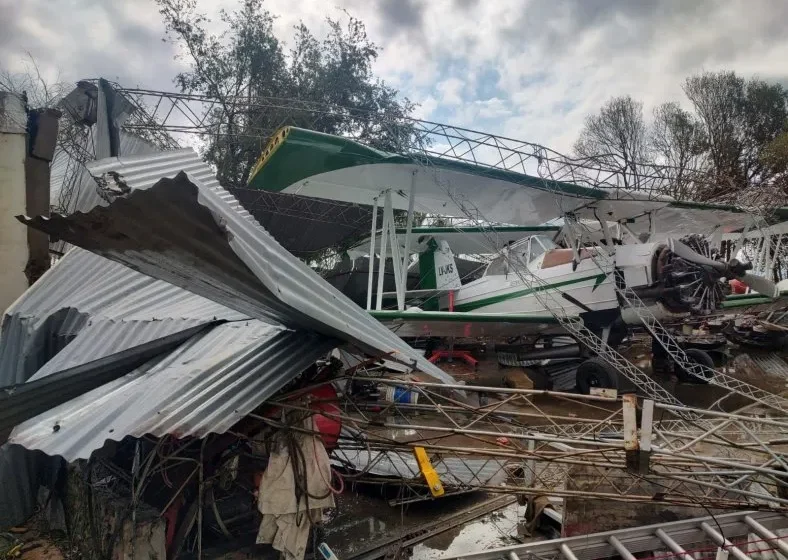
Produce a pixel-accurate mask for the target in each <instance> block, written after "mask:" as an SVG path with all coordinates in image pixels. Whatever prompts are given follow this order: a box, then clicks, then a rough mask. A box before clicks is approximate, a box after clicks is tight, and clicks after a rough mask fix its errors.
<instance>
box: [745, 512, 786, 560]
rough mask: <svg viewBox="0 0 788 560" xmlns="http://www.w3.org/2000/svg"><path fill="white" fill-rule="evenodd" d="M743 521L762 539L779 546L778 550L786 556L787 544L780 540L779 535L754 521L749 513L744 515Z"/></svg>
mask: <svg viewBox="0 0 788 560" xmlns="http://www.w3.org/2000/svg"><path fill="white" fill-rule="evenodd" d="M744 522H745V523H746V524H747V525H749V526H750V527H751V528H752V530H753V531H755V532H756V533H758V535H759V536H760V537H761V538H762V539H766V540H767V541H769V542H770V543H771V544H773V545H774V546H776V547H777V548H779V549H780V552H782V554H783V556H786V557H788V544H785V541H784V540H782V539H781V538H780V537H778V536H777V535H775V534H774V533H772V532H771V531H770V530H769V529H767V528H766V527H764V526H763V525H761V524H760V523H758V522H757V521H755V519H753V518H752V517H750V516H749V515H745V516H744Z"/></svg>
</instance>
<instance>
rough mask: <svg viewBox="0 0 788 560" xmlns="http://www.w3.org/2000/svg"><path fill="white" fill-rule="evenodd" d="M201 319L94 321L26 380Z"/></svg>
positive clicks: (197, 323)
mask: <svg viewBox="0 0 788 560" xmlns="http://www.w3.org/2000/svg"><path fill="white" fill-rule="evenodd" d="M205 323H206V321H205V320H202V319H164V320H162V321H112V320H104V321H96V322H93V323H91V324H89V325H87V326H86V327H85V328H84V329H82V331H81V332H80V333H79V334H78V335H77V336H76V338H74V340H72V341H71V342H69V343H68V345H67V346H66V347H65V348H63V349H62V350H61V351H60V352H58V353H57V354H56V355H55V356H54V357H53V358H52V359H51V360H49V361H48V362H47V363H45V364H44V365H43V366H42V367H41V368H40V369H39V370H38V371H36V372H35V373H34V374H33V375H32V376H31V377H30V379H28V381H35V380H36V379H42V378H44V377H46V376H48V375H51V374H53V373H57V372H60V371H63V370H65V369H68V368H72V367H76V366H78V365H82V364H87V363H89V362H92V361H95V360H98V359H100V358H104V357H107V356H111V355H113V354H117V353H119V352H122V351H124V350H128V349H131V348H135V347H137V346H141V345H143V344H145V343H148V342H153V341H155V340H159V339H161V338H164V337H166V336H169V335H171V334H175V333H179V332H183V331H186V330H189V329H191V328H193V327H197V326H200V325H203V324H205Z"/></svg>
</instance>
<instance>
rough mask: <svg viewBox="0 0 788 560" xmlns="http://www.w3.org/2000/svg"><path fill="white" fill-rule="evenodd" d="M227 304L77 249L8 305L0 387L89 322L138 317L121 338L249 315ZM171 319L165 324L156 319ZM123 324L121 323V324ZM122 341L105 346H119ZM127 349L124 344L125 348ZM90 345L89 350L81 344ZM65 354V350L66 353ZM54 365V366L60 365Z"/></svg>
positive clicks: (26, 373)
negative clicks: (131, 329) (128, 331)
mask: <svg viewBox="0 0 788 560" xmlns="http://www.w3.org/2000/svg"><path fill="white" fill-rule="evenodd" d="M247 318H248V317H247V316H246V315H243V314H242V313H238V312H237V311H234V310H232V309H229V308H227V307H225V306H223V305H221V304H218V303H216V302H213V301H210V300H208V299H206V298H203V297H200V296H198V295H196V294H194V293H192V292H189V291H187V290H184V289H182V288H179V287H177V286H174V285H172V284H169V283H167V282H162V281H161V280H156V279H155V278H151V277H150V276H146V275H144V274H141V273H139V272H136V271H134V270H132V269H130V268H128V267H126V266H123V265H121V264H118V263H115V262H113V261H110V260H108V259H105V258H103V257H101V256H99V255H95V254H93V253H90V252H89V251H85V250H83V249H79V248H76V249H73V250H72V251H69V252H68V253H67V254H66V255H65V256H64V257H63V258H62V259H60V260H59V261H58V262H57V263H56V264H55V265H54V266H53V267H52V268H51V269H50V270H48V271H47V272H46V273H45V274H44V275H43V276H42V277H41V278H40V279H39V280H38V281H37V282H36V283H35V284H34V285H33V286H31V287H30V289H28V290H27V291H26V292H25V293H24V294H23V295H22V296H21V297H20V298H19V299H17V301H16V302H14V304H13V305H12V306H11V307H10V308H9V309H8V310H7V311H6V313H5V316H4V317H3V322H2V328H0V386H5V385H14V384H17V383H23V382H25V381H26V380H27V379H29V378H30V376H31V375H33V374H34V373H35V372H36V371H37V370H38V369H39V368H40V367H41V366H43V365H44V364H45V363H46V362H47V361H48V360H49V359H50V358H52V357H53V356H55V355H58V352H60V351H61V350H63V349H64V347H66V348H67V346H66V345H67V344H68V343H69V342H71V341H72V340H73V339H74V337H76V336H77V335H78V334H79V333H80V332H81V331H82V329H83V328H85V327H86V326H87V325H88V324H89V323H91V322H93V323H96V322H103V321H111V322H114V323H118V322H130V321H133V322H138V323H139V324H137V325H136V326H134V327H132V328H133V329H134V332H133V333H129V334H126V335H123V336H121V335H120V330H116V331H115V332H116V333H117V334H118V335H119V338H118V339H117V341H119V342H120V341H122V340H125V341H126V342H131V341H132V339H142V338H150V337H151V336H153V335H154V334H155V333H156V332H160V331H161V329H168V330H169V331H170V332H178V331H179V330H186V329H189V328H191V327H194V326H197V325H201V324H205V323H208V322H212V321H234V320H243V319H247ZM167 320H171V322H169V323H167V324H166V325H162V324H157V323H159V322H162V321H167ZM121 328H122V327H117V329H121ZM118 348H120V347H119V346H118V345H115V346H112V347H108V348H105V350H106V351H107V352H115V351H118ZM120 349H121V350H122V349H124V348H120ZM82 350H84V348H83V349H82ZM65 356H66V355H64V357H65ZM52 368H54V364H53V365H52V366H49V371H50V372H54V371H56V370H55V369H52Z"/></svg>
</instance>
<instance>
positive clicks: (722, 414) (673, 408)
mask: <svg viewBox="0 0 788 560" xmlns="http://www.w3.org/2000/svg"><path fill="white" fill-rule="evenodd" d="M757 404H758V403H752V404H751V405H747V406H746V407H744V408H745V409H747V408H751V407H754V406H756V405H757ZM654 407H655V408H658V409H660V410H668V411H671V412H674V411H675V412H684V411H687V410H691V411H697V412H702V413H703V415H704V416H715V417H717V418H730V419H732V420H744V421H745V422H757V423H759V424H768V425H770V426H779V427H781V428H788V422H780V421H778V420H772V419H770V418H761V417H758V418H754V417H752V416H744V415H741V414H736V413H733V412H718V411H716V410H699V409H694V408H688V407H681V406H676V405H672V404H666V403H661V402H656V401H655V402H654Z"/></svg>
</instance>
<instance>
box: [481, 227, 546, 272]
mask: <svg viewBox="0 0 788 560" xmlns="http://www.w3.org/2000/svg"><path fill="white" fill-rule="evenodd" d="M557 247H558V245H556V244H555V243H553V241H552V240H551V239H550V238H549V237H544V236H542V235H534V236H533V237H531V238H530V239H525V240H523V241H522V242H518V243H515V244H514V245H512V246H511V247H510V249H509V250H510V251H511V252H510V255H511V258H512V259H513V260H515V261H518V262H520V263H522V264H523V265H525V266H528V264H529V263H531V262H533V261H534V259H537V258H539V257H540V256H541V255H542V254H543V253H545V252H546V251H549V250H551V249H555V248H557ZM507 272H508V270H507V266H506V256H505V255H500V256H498V257H496V258H494V259H493V260H492V261H490V264H489V265H488V266H487V270H485V271H484V275H485V276H503V275H504V274H506V273H507Z"/></svg>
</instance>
